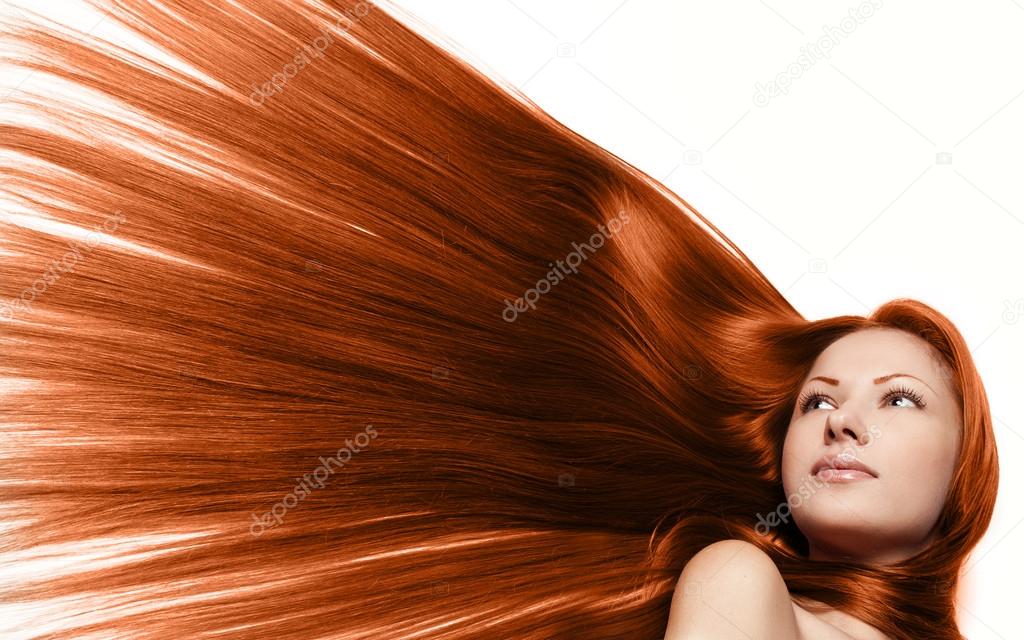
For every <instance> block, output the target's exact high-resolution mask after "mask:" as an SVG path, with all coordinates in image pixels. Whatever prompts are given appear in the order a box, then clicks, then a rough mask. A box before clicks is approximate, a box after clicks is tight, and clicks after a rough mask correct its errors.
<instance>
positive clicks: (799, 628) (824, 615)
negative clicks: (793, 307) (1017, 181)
mask: <svg viewBox="0 0 1024 640" xmlns="http://www.w3.org/2000/svg"><path fill="white" fill-rule="evenodd" d="M945 370H946V369H945V366H944V363H943V361H942V359H941V357H940V356H939V354H938V353H937V352H935V350H934V349H933V348H932V347H931V346H930V345H929V344H928V343H927V342H925V341H924V340H923V339H921V338H919V337H917V336H914V335H912V334H909V333H907V332H904V331H899V330H896V329H882V328H875V329H867V330H863V331H858V332H855V333H853V334H849V335H847V336H844V337H843V338H840V339H839V340H837V341H836V342H834V343H832V344H831V345H829V347H828V348H827V349H825V351H823V352H822V353H821V354H820V355H819V356H818V358H817V359H816V360H815V362H814V364H813V365H812V367H811V370H810V371H809V372H808V374H807V376H806V377H805V379H804V380H803V383H802V385H801V388H800V391H799V394H798V397H799V396H803V395H804V392H806V391H812V390H813V391H820V392H821V393H822V397H819V398H814V399H813V400H811V401H810V402H809V403H808V406H807V407H806V410H804V409H803V408H802V407H800V406H799V402H794V411H793V414H792V418H791V420H790V424H789V429H788V431H787V434H786V439H785V442H784V445H783V454H782V480H783V487H784V489H785V492H786V495H787V497H788V500H789V506H790V509H791V511H792V517H793V518H794V520H795V522H796V524H797V526H798V527H799V528H800V530H801V532H802V533H803V534H804V535H805V536H806V538H807V540H808V542H809V547H810V554H809V557H810V559H811V560H844V559H845V560H850V559H852V560H855V561H857V562H863V563H871V564H889V563H892V562H898V561H900V560H904V559H906V558H909V557H911V556H913V555H914V554H916V553H918V552H919V551H921V550H923V549H924V548H925V547H926V546H927V545H928V543H929V542H930V541H931V540H932V538H933V537H934V528H935V525H936V523H937V520H938V517H939V514H940V512H941V510H942V507H943V505H944V502H945V497H946V493H947V490H948V488H949V483H950V480H951V478H952V474H953V470H954V468H955V465H956V461H957V456H958V454H959V449H960V443H961V430H962V418H961V412H960V408H959V405H958V403H957V400H956V395H955V390H954V388H953V387H952V385H951V382H950V380H949V378H948V377H947V376H945V375H943V371H945ZM893 373H902V374H910V375H912V376H915V377H893V378H890V379H887V380H884V381H880V382H879V383H878V384H876V383H875V380H876V379H877V378H880V377H883V376H889V375H890V374H893ZM817 376H824V377H827V378H830V379H834V380H835V381H836V382H837V384H834V385H833V384H830V383H829V382H826V381H822V380H813V378H815V377H817ZM892 387H905V388H907V389H908V390H910V391H912V392H914V393H917V394H920V396H921V401H922V402H921V404H920V405H918V404H916V403H915V402H914V401H913V400H912V398H910V397H908V396H906V395H899V394H890V390H891V389H892ZM837 455H841V456H843V457H848V456H850V455H853V456H855V457H856V458H857V459H859V460H860V461H861V462H863V463H864V464H866V465H868V466H869V467H871V468H872V469H873V470H874V471H875V472H876V473H877V477H874V478H870V479H863V480H858V481H855V482H847V483H838V482H827V481H823V480H821V479H816V478H815V477H813V476H811V468H812V467H813V466H814V464H815V463H816V462H817V461H818V460H819V459H820V458H821V457H822V456H828V458H829V459H834V458H835V456H837ZM801 490H802V491H801ZM804 604H807V603H804ZM711 638H714V639H716V640H750V639H751V638H759V639H762V638H763V639H765V640H812V639H813V640H886V639H887V636H885V635H884V634H882V633H881V632H880V631H879V630H878V629H876V628H874V627H872V626H871V625H869V624H867V623H865V622H863V621H861V620H859V619H857V618H855V617H853V616H851V615H849V614H846V613H844V612H842V611H838V610H834V609H829V610H826V611H823V612H822V611H809V610H808V609H806V608H804V607H803V606H801V603H798V602H797V601H796V600H794V599H793V597H791V596H790V594H789V591H788V589H787V587H786V584H785V582H784V580H783V579H782V576H781V574H780V573H779V571H778V569H777V568H776V567H775V564H774V562H772V560H771V558H770V557H768V556H767V555H766V554H765V553H764V552H762V551H761V550H760V549H758V548H757V547H756V546H755V545H752V544H750V543H748V542H744V541H741V540H723V541H720V542H716V543H714V544H712V545H709V546H707V547H705V548H704V549H702V550H701V551H700V552H699V553H697V554H696V555H694V557H693V558H692V559H691V560H690V561H689V562H688V563H687V565H686V566H685V567H684V568H683V572H682V574H681V576H680V579H679V581H678V583H677V585H676V589H675V593H674V594H673V599H672V604H671V608H670V611H669V621H668V628H667V630H666V635H665V640H703V639H711Z"/></svg>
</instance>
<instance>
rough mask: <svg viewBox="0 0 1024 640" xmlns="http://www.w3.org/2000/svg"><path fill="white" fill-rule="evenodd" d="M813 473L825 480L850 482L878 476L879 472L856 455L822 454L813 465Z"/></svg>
mask: <svg viewBox="0 0 1024 640" xmlns="http://www.w3.org/2000/svg"><path fill="white" fill-rule="evenodd" d="M811 475H812V476H814V477H816V478H818V479H819V480H823V481H825V482H849V481H853V480H871V479H873V478H877V477H878V472H876V471H875V470H874V469H872V468H871V467H869V466H867V465H866V464H864V463H863V462H861V461H860V460H858V459H857V458H856V457H854V456H843V455H837V456H833V457H831V458H830V457H829V456H822V457H821V459H820V460H818V461H817V462H815V463H814V466H813V467H811Z"/></svg>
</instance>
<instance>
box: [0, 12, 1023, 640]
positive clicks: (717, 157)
mask: <svg viewBox="0 0 1024 640" xmlns="http://www.w3.org/2000/svg"><path fill="white" fill-rule="evenodd" d="M2 4H3V0H0V5H2ZM32 4H36V3H32ZM40 4H41V3H40ZM398 4H399V5H400V6H401V7H403V8H405V9H407V10H409V11H411V12H413V13H414V14H416V15H417V16H419V17H420V18H422V19H423V20H425V21H426V22H427V23H430V24H432V25H434V27H436V29H437V30H438V32H437V34H436V37H439V38H444V39H446V41H447V42H448V43H449V45H450V46H452V47H454V48H456V50H457V51H458V52H459V53H460V54H461V55H463V56H464V57H466V58H468V59H469V60H470V61H471V62H472V63H473V64H475V65H477V66H479V67H481V68H483V69H484V70H485V71H486V72H487V73H489V74H491V75H494V76H498V77H501V78H503V79H504V80H506V81H507V82H510V83H512V84H514V85H516V86H517V87H519V88H520V89H521V90H522V91H523V92H525V93H526V94H527V95H529V96H530V98H531V99H533V100H534V101H535V102H536V103H537V104H539V105H540V106H541V107H542V108H543V109H545V110H546V111H548V112H549V113H551V114H552V115H553V116H554V117H556V118H558V119H559V120H561V121H562V122H564V123H565V124H566V125H568V126H569V127H571V128H572V129H574V130H576V131H578V132H579V133H581V134H582V135H584V136H586V137H588V138H590V139H591V140H594V141H595V142H597V143H598V144H600V145H602V146H604V147H605V148H607V149H609V150H610V151H612V152H613V153H615V154H617V155H619V156H620V157H622V158H624V159H625V160H627V161H629V162H630V163H632V164H634V165H636V166H637V167H639V168H641V169H642V170H644V171H646V172H647V173H649V174H650V175H651V176H653V177H655V178H657V179H659V180H662V181H663V182H665V184H667V185H668V186H669V187H670V188H671V189H673V190H674V191H676V192H677V193H679V194H680V195H681V196H682V197H683V198H684V199H686V200H687V201H688V202H690V203H691V204H692V205H693V206H694V207H696V208H697V210H699V211H700V212H701V213H702V214H704V215H705V216H707V217H708V218H709V219H710V220H711V221H712V222H713V223H714V224H715V225H716V226H718V227H719V228H720V229H721V230H722V232H723V233H725V234H726V235H727V236H729V237H730V238H731V239H732V240H733V241H734V242H736V243H737V245H738V246H739V247H740V248H741V249H742V250H743V251H744V252H745V253H747V255H748V256H750V258H751V259H752V260H753V261H754V262H755V264H757V265H758V266H759V267H760V268H761V270H762V271H763V272H764V273H765V274H766V275H767V276H768V277H769V278H770V279H771V280H772V282H773V283H774V284H775V285H776V286H777V287H778V288H779V290H780V291H782V292H783V293H784V294H785V295H786V296H787V298H789V300H790V301H791V302H792V303H793V304H794V306H796V308H797V309H798V310H800V311H801V312H802V313H803V314H804V315H805V316H807V317H808V318H811V319H817V318H822V317H827V316H834V315H840V314H848V313H854V314H866V313H868V312H869V311H871V310H872V309H873V308H874V307H876V306H878V305H879V304H881V303H883V302H885V301H886V300H889V299H891V298H895V297H913V298H917V299H920V300H922V301H924V302H926V303H928V304H931V305H933V306H935V307H936V308H938V309H939V310H940V311H942V312H943V313H945V314H946V315H948V316H949V317H950V318H951V319H952V320H953V322H954V323H956V325H957V326H958V328H959V329H960V330H961V332H962V333H963V334H964V336H965V337H966V339H967V342H968V344H969V345H970V346H971V348H972V352H973V355H974V358H975V359H976V363H977V365H978V367H979V368H980V370H981V374H982V377H983V379H984V381H985V384H986V388H987V390H988V393H989V399H990V401H991V406H992V412H993V416H994V418H995V429H996V437H997V439H998V446H999V450H1000V462H1001V484H1000V492H999V499H998V502H997V505H996V513H995V516H994V519H993V521H992V524H991V526H990V529H989V532H988V534H987V535H986V537H985V539H984V540H983V542H982V543H981V544H980V545H979V547H978V548H977V549H976V550H975V552H974V553H973V555H972V557H971V558H970V559H969V560H968V563H967V569H966V571H965V574H964V576H963V579H962V585H961V591H960V593H959V597H958V612H959V613H958V617H959V621H960V625H961V630H962V631H963V632H964V633H965V635H966V636H967V637H968V638H970V640H995V639H999V638H1002V639H1004V640H1010V639H1013V638H1018V637H1020V628H1021V625H1020V624H1019V622H1018V620H1019V613H1018V612H1016V611H1015V607H1017V606H1018V595H1019V594H1018V593H1017V589H1016V588H1015V586H1016V584H1017V579H1018V572H1019V571H1020V570H1021V569H1022V568H1024V527H1022V526H1021V524H1022V523H1024V500H1022V495H1021V486H1022V475H1021V467H1022V464H1021V461H1022V458H1024V412H1022V411H1021V408H1020V405H1018V404H1017V402H1016V399H1018V398H1019V397H1020V392H1019V389H1018V386H1019V384H1020V382H1021V377H1020V375H1019V371H1020V359H1021V356H1022V354H1024V322H1022V321H1021V320H1022V319H1024V278H1022V276H1024V258H1022V252H1021V242H1022V240H1024V189H1022V188H1021V176H1022V175H1024V172H1022V168H1024V166H1022V165H1024V161H1022V159H1021V149H1022V147H1024V145H1022V142H1024V97H1022V96H1024V75H1022V74H1021V73H1020V69H1021V66H1022V62H1024V38H1021V37H1020V34H1021V33H1022V32H1024V3H1021V2H1016V1H1015V0H984V1H981V2H971V3H966V2H963V3H961V2H949V1H942V2H925V0H915V1H902V2H895V1H894V0H873V1H872V2H865V3H861V2H857V1H854V2H849V3H844V2H835V1H831V0H825V1H819V2H814V3H810V2H795V1H793V0H772V1H770V2H760V1H755V0H739V1H730V2H710V1H706V2H678V1H677V2H672V1H670V0H625V1H623V0H588V1H584V0H558V1H553V0H473V1H472V2H468V1H464V0H398ZM46 5H47V6H46V12H47V13H48V14H51V15H55V16H61V17H63V18H64V19H67V20H68V21H70V22H73V23H74V24H75V25H77V26H79V27H80V28H82V29H84V30H90V29H91V30H93V31H94V33H97V34H102V33H103V29H104V25H103V24H99V22H100V21H99V18H101V16H96V15H93V14H89V13H87V12H82V11H81V10H80V9H79V6H80V4H79V3H78V2H73V1H71V0H66V1H65V0H47V3H46ZM0 8H2V7H0ZM33 8H35V9H37V10H42V8H40V7H38V6H35V7H33ZM858 8H861V9H862V10H863V12H864V13H863V14H861V17H860V19H859V20H851V19H847V20H846V22H843V20H844V18H849V16H850V10H851V9H853V10H854V11H855V12H856V11H857V10H858ZM868 13H871V15H870V16H869V17H864V15H866V14H868ZM829 32H831V33H832V34H833V35H832V37H831V38H830V39H829V40H830V44H832V48H831V50H830V51H828V54H827V55H828V57H827V58H824V59H817V60H815V61H813V63H812V64H809V65H806V66H807V67H808V68H803V67H799V66H790V65H791V63H794V62H797V61H798V56H800V55H801V53H803V52H805V51H806V50H807V48H808V47H813V46H815V45H817V46H818V47H822V46H825V45H824V44H822V43H821V39H822V38H828V36H827V35H826V34H827V33H829ZM819 50H820V49H819ZM780 75H781V76H784V77H785V79H788V80H789V81H790V84H789V86H788V88H787V90H786V93H784V94H780V95H774V96H766V95H765V94H762V98H764V97H767V103H766V104H765V103H764V101H763V100H762V102H761V103H760V104H759V103H758V102H756V101H755V94H756V93H758V89H757V85H758V83H760V84H761V85H762V86H765V85H768V84H769V83H771V82H773V81H776V80H777V78H779V76H780ZM26 76H27V74H26V73H25V72H23V71H21V72H18V71H15V72H10V71H8V72H6V73H0V103H2V101H3V99H4V98H5V97H6V96H7V95H8V94H9V93H10V92H11V91H13V90H16V88H17V87H19V86H21V87H27V86H29V85H28V84H27V83H29V82H32V81H34V80H33V78H31V77H28V78H27V77H26ZM0 107H2V104H0ZM907 455H913V452H907Z"/></svg>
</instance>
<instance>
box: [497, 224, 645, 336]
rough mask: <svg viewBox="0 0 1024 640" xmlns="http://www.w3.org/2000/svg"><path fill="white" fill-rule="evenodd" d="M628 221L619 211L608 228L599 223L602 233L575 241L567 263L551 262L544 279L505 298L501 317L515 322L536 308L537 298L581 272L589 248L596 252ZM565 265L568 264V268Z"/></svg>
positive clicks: (566, 258) (591, 251)
mask: <svg viewBox="0 0 1024 640" xmlns="http://www.w3.org/2000/svg"><path fill="white" fill-rule="evenodd" d="M628 223H629V214H628V213H626V212H625V211H619V213H618V215H617V216H616V217H614V218H612V219H611V220H609V221H608V227H607V229H606V228H605V226H604V225H603V224H599V225H597V228H598V230H599V231H600V233H594V234H593V235H591V236H590V240H589V241H588V242H584V243H583V244H577V243H576V242H573V243H572V248H573V251H572V252H570V253H569V254H568V255H567V256H566V257H565V264H562V261H561V260H557V261H555V263H554V265H553V264H552V263H550V262H549V263H548V266H549V267H552V269H551V270H550V271H548V272H547V274H545V277H544V278H543V279H541V280H538V281H537V284H536V285H535V286H534V287H532V288H530V289H527V290H526V292H525V293H524V294H523V295H522V296H520V297H518V298H516V300H515V302H514V303H513V302H511V301H509V299H508V298H506V299H505V309H504V310H502V312H501V317H502V318H503V319H504V320H505V322H515V321H516V319H517V318H518V317H519V314H520V313H523V312H525V311H526V310H527V309H536V308H537V300H539V299H540V296H541V295H542V294H545V293H547V292H548V291H551V287H552V286H554V285H556V284H558V283H559V282H561V281H562V280H563V279H564V278H565V277H566V276H568V275H569V271H570V270H571V271H572V273H579V269H578V267H579V266H580V264H582V263H583V261H584V260H586V259H587V253H586V250H587V249H589V250H590V253H594V252H595V251H597V250H598V249H600V248H601V247H603V246H604V241H605V240H607V239H608V238H610V237H612V236H613V235H614V234H616V233H618V232H619V231H621V230H622V226H623V225H624V224H628ZM555 265H557V266H555ZM565 265H568V270H567V269H566V266H565Z"/></svg>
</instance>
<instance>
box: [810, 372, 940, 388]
mask: <svg viewBox="0 0 1024 640" xmlns="http://www.w3.org/2000/svg"><path fill="white" fill-rule="evenodd" d="M892 378H913V379H914V380H917V381H918V382H920V383H921V384H923V385H924V386H926V387H928V388H929V389H932V387H931V385H930V384H928V383H927V382H925V381H924V380H922V379H921V378H918V377H917V376H912V375H910V374H909V373H890V374H889V375H885V376H880V377H878V378H875V379H874V380H873V382H874V383H875V384H882V383H883V382H885V381H886V380H889V379H892ZM813 380H821V381H822V382H827V383H829V384H830V385H832V386H834V387H838V386H839V381H838V380H836V379H835V378H829V377H827V376H814V377H813V378H811V379H810V380H808V381H807V382H811V381H813ZM932 392H933V393H938V392H937V391H935V389H932Z"/></svg>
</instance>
